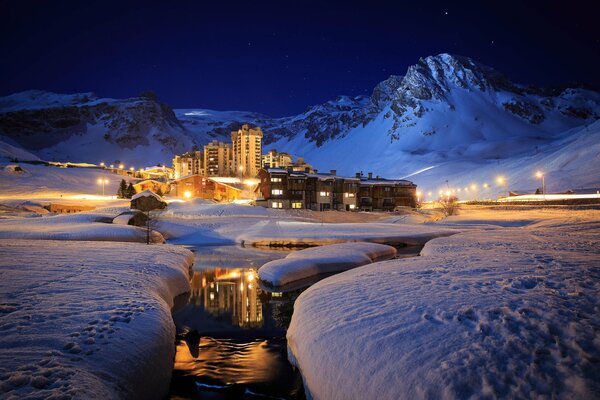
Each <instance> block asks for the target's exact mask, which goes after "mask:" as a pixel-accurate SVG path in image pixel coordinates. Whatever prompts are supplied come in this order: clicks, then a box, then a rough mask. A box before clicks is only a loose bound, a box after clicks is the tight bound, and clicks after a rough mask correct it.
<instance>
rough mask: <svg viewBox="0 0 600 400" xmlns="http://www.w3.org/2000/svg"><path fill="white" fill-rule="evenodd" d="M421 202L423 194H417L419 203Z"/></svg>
mask: <svg viewBox="0 0 600 400" xmlns="http://www.w3.org/2000/svg"><path fill="white" fill-rule="evenodd" d="M420 202H421V192H417V203H420Z"/></svg>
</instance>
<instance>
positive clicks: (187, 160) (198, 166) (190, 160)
mask: <svg viewBox="0 0 600 400" xmlns="http://www.w3.org/2000/svg"><path fill="white" fill-rule="evenodd" d="M190 175H204V156H203V154H202V152H201V151H190V152H187V153H185V154H183V155H180V156H175V158H174V159H173V178H174V179H178V178H181V177H184V176H190Z"/></svg>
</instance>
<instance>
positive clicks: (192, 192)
mask: <svg viewBox="0 0 600 400" xmlns="http://www.w3.org/2000/svg"><path fill="white" fill-rule="evenodd" d="M241 192H242V188H241V187H239V185H237V184H235V183H226V182H221V181H219V180H217V179H213V178H209V177H206V176H202V175H190V176H186V177H183V178H179V179H176V180H174V181H173V182H171V193H172V194H174V195H175V196H177V197H185V198H201V199H207V200H215V201H220V202H232V201H234V200H239V199H240V197H241Z"/></svg>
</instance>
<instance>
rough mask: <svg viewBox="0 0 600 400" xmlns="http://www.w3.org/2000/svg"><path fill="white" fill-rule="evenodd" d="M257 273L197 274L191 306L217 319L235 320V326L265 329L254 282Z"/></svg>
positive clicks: (232, 270)
mask: <svg viewBox="0 0 600 400" xmlns="http://www.w3.org/2000/svg"><path fill="white" fill-rule="evenodd" d="M255 281H256V271H255V270H249V269H239V268H214V269H203V270H201V271H196V272H194V275H193V276H192V280H191V285H192V294H191V297H190V301H189V302H190V303H191V304H195V305H196V306H198V307H201V308H203V309H204V310H205V311H206V312H208V314H209V315H212V316H213V317H217V318H220V319H221V318H223V317H225V318H229V317H230V318H231V323H232V324H233V325H234V326H242V327H262V325H263V322H264V321H263V315H262V313H263V310H262V302H261V300H260V299H259V295H260V293H261V292H262V291H261V290H260V289H259V288H258V286H257V285H256V284H255V283H254V282H255Z"/></svg>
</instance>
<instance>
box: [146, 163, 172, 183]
mask: <svg viewBox="0 0 600 400" xmlns="http://www.w3.org/2000/svg"><path fill="white" fill-rule="evenodd" d="M173 175H174V170H173V168H169V167H167V166H166V165H155V166H153V167H147V168H143V169H140V170H139V171H138V173H137V176H138V177H140V178H142V179H158V180H161V179H171V178H173Z"/></svg>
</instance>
